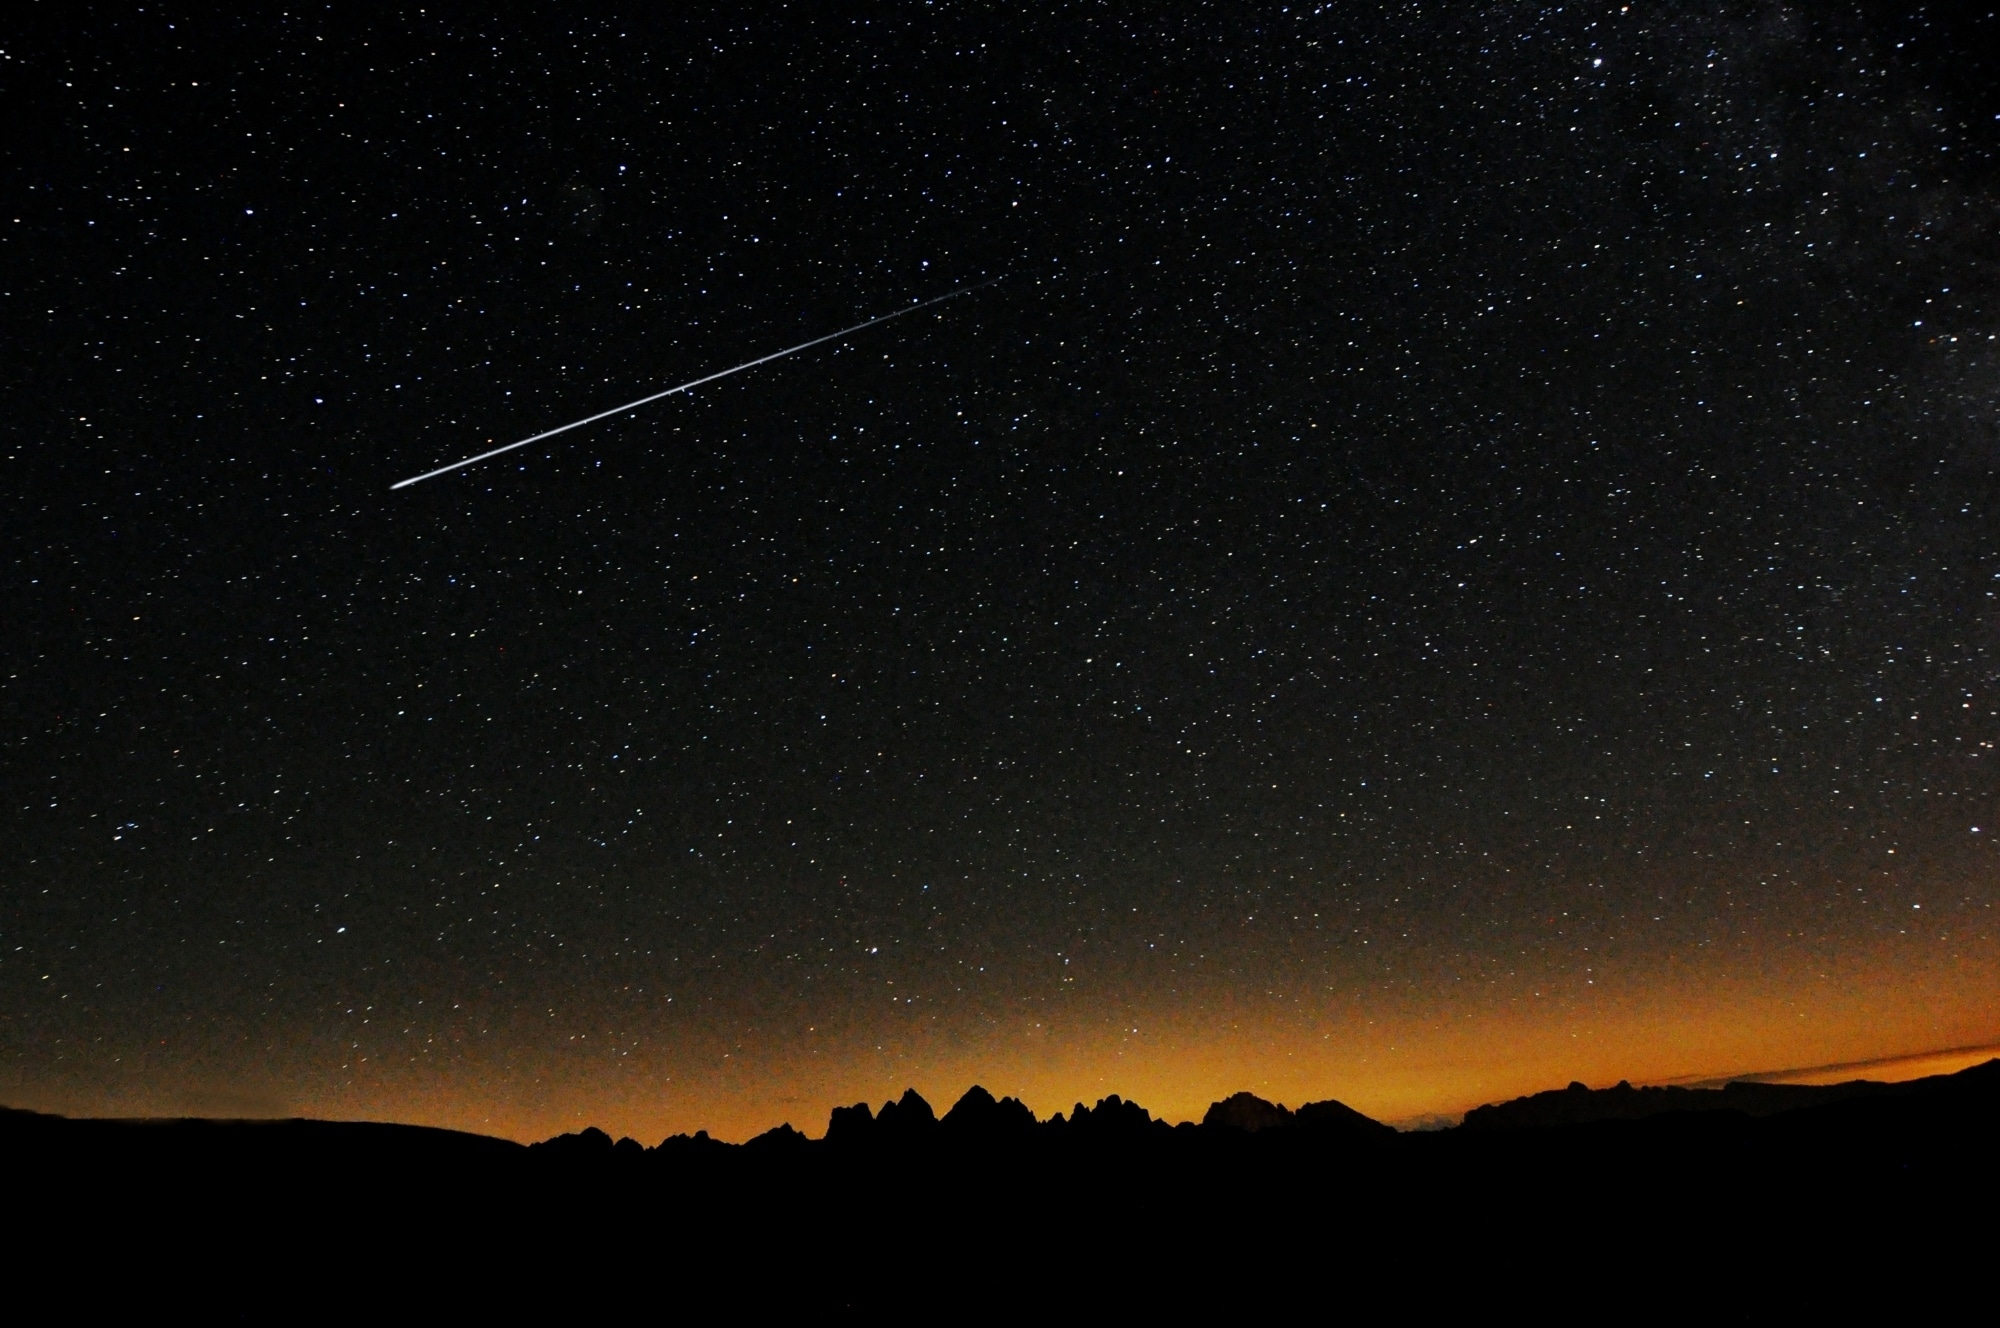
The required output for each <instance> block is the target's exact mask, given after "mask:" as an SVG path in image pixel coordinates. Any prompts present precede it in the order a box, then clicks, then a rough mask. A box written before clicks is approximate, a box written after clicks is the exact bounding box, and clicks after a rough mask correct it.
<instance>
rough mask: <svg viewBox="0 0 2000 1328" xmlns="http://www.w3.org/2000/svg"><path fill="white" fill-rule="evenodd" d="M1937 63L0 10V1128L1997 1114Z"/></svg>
mask: <svg viewBox="0 0 2000 1328" xmlns="http://www.w3.org/2000/svg"><path fill="white" fill-rule="evenodd" d="M1988 8H1989V6H1987V5H1985V4H1974V5H1962V6H1956V7H1947V8H1937V7H1932V8H1930V9H1926V8H1925V7H1924V6H1921V5H1918V6H1891V5H1887V4H1881V5H1862V6H1841V5H1827V6H1805V5H1796V6H1786V5H1780V4H1768V3H1746V4H1702V5H1694V4H1689V5H1678V6H1677V5H1667V4H1658V3H1635V4H1632V5H1629V6H1622V5H1617V4H1590V3H1585V4H1570V5H1564V6H1560V7H1555V6H1549V7H1537V6H1529V5H1509V4H1495V5H1488V6H1483V7H1473V6H1459V5H1443V4H1438V5H1434V6H1418V5H1409V4H1397V5H1381V4H1366V3H1355V4H1338V5H1330V6H1324V7H1321V8H1318V9H1312V8H1300V7H1293V8H1289V9H1287V8H1281V7H1277V6H1250V5H1217V6H1181V7H1175V6H1169V5H1132V6H1118V5H1110V4H1079V5H1073V6H1067V7H1054V6H1051V7H1048V9H1047V12H1044V13H1042V14H1041V15H1040V16H1027V15H1024V13H1022V12H1020V7H1015V6H1003V5H994V6H975V5H967V4H942V3H941V4H930V5H919V4H905V5H877V6H860V5H846V6H842V5H832V4H828V5H812V4H795V5H791V6H778V5H767V6H754V5H753V6H742V5H736V6H722V7H718V8H715V9H713V10H712V11H705V10H703V9H702V8H701V7H697V6H652V7H644V8H642V9H639V10H636V11H635V12H634V13H633V14H632V15H630V16H627V17H622V18H616V17H585V16H583V15H582V14H581V13H578V12H571V11H573V10H574V7H569V9H568V10H565V11H564V12H561V13H558V12H556V11H554V10H552V11H551V13H550V15H549V16H548V17H546V18H544V19H527V18H506V19H501V18H495V17H493V16H492V15H490V14H484V13H481V12H479V11H478V10H467V11H466V12H456V11H454V10H453V9H451V8H449V7H436V6H433V7H430V8H427V9H404V10H401V11H399V12H394V13H389V12H388V11H385V10H383V9H380V8H376V7H355V8H352V9H349V8H345V7H334V8H330V9H299V10H294V11H293V12H291V13H290V14H288V15H279V14H277V13H275V12H273V13H271V14H268V15H267V16H266V17H265V18H263V19H255V20H252V19H244V18H238V17H233V16H232V17H224V16H220V15H219V11H218V9H217V7H214V6H203V7H199V8H194V7H189V8H185V9H180V10H175V9H172V8H164V9H163V8H158V7H154V6H150V5H149V6H147V7H146V8H144V9H143V10H140V9H124V8H117V7H113V8H103V9H92V8H89V7H83V6H61V7H58V6H43V7H40V8H39V9H38V10H37V11H36V12H34V13H33V14H31V15H29V16H28V19H27V21H26V22H22V21H21V20H19V19H18V18H17V20H16V21H15V23H14V24H13V25H12V30H11V33H10V35H9V36H8V37H7V39H6V41H5V44H4V52H0V100H4V104H5V106H6V123H7V125H8V129H7V131H6V133H5V135H4V136H3V137H0V180H4V182H5V210H4V213H0V337H4V340H0V346H4V353H3V354H0V385H4V400H5V402H6V403H7V409H6V411H5V421H4V423H3V424H0V466H3V467H4V469H0V480H4V482H0V1101H5V1102H7V1103H9V1104H12V1105H16V1106H27V1107H37V1108H42V1109H51V1110H64V1111H72V1112H87V1113H97V1114H157V1113H179V1112H202V1113H209V1114H253V1115H260V1114H278V1113H285V1114H291V1113H299V1114H312V1115H322V1116H336V1117H370V1118H379V1119H396V1120H409V1121H423V1122H430V1123H438V1124H448V1125H454V1126H461V1127H466V1128H472V1129H480V1130H485V1131H488V1132H493V1133H501V1134H508V1135H512V1136H515V1137H521V1138H533V1137H540V1136H544V1135H547V1134H550V1133H553V1132H555V1131H557V1130H562V1129H571V1128H576V1127H577V1126H579V1125H581V1124H584V1123H595V1124H599V1125H602V1126H604V1127H606V1128H608V1129H610V1130H611V1131H612V1132H613V1133H614V1134H617V1133H630V1134H633V1135H636V1136H638V1137H639V1138H641V1139H642V1140H643V1141H645V1142H648V1143H651V1142H654V1141H656V1140H657V1139H658V1138H659V1137H660V1136H662V1135H663V1134H665V1133H667V1132H669V1131H675V1130H692V1129H695V1128H698V1127H707V1128H709V1129H711V1130H713V1131H715V1132H716V1133H717V1134H718V1135H721V1136H722V1137H727V1138H742V1137H745V1136H747V1135H748V1134H750V1133H752V1132H754V1131H756V1130H759V1129H762V1128H765V1127H768V1126H770V1125H774V1124H776V1123H778V1122H779V1121H780V1120H790V1121H792V1122H794V1123H795V1124H798V1125H799V1126H801V1127H802V1128H805V1129H807V1130H808V1131H809V1132H811V1133H814V1134H817V1133H818V1132H819V1131H820V1130H821V1129H822V1128H823V1127H824V1123H825V1120H826V1112H827V1109H828V1108H829V1107H831V1106H833V1105H835V1104H837V1103H845V1102H852V1101H856V1100H860V1099H864V1098H865V1099H868V1100H871V1101H877V1102H879V1101H881V1100H883V1099H884V1098H886V1097H888V1096H890V1095H892V1094H893V1093H896V1092H900V1091H901V1089H903V1088H904V1087H905V1086H909V1085H914V1086H916V1087H917V1088H918V1089H919V1090H920V1091H922V1092H923V1093H925V1094H926V1095H927V1096H928V1097H929V1098H930V1099H931V1100H932V1101H933V1102H934V1103H936V1104H938V1105H940V1106H943V1105H945V1104H947V1103H949V1102H950V1101H952V1100H953V1099H955V1098H956V1097H957V1096H958V1094H959V1093H960V1092H962V1091H963V1090H964V1089H965V1087H966V1086H968V1085H969V1084H971V1083H973V1082H980V1083H983V1084H984V1085H985V1086H986V1087H988V1088H989V1089H991V1090H992V1091H994V1092H995V1093H996V1094H1000V1093H1014V1094H1019V1095H1021V1096H1023V1097H1024V1098H1025V1099H1026V1100H1027V1101H1028V1102H1029V1103H1030V1105H1031V1106H1033V1107H1035V1108H1036V1109H1037V1110H1038V1111H1039V1112H1041V1113H1042V1114H1047V1113H1049V1112H1052V1111H1055V1110H1058V1109H1066V1108H1067V1107H1068V1106H1069V1105H1070V1104H1071V1103H1072V1102H1073V1101H1075V1100H1077V1099H1080V1098H1081V1099H1086V1100H1095V1099H1096V1098H1097V1097H1099V1096H1102V1095H1103V1094H1105V1093H1110V1092H1118V1093H1122V1094H1124V1095H1126V1096H1128V1097H1133V1098H1136V1099H1138V1100H1139V1101H1140V1102H1142V1103H1144V1104H1145V1105H1147V1106H1148V1107H1150V1108H1152V1109H1153V1110H1155V1111H1156V1112H1160V1113H1162V1114H1165V1115H1166V1116H1168V1117H1169V1118H1170V1119H1178V1118H1183V1117H1186V1116H1188V1115H1198V1114H1199V1112H1200V1111H1201V1109H1202V1107H1203V1106H1204V1105H1205V1104H1206V1103H1207V1102H1209V1101H1211V1100H1213V1099H1215V1098H1218V1097H1221V1096H1223V1095H1225V1094H1227V1093H1230V1092H1233V1091H1236V1090H1238V1089H1245V1088H1247V1089H1250V1090H1253V1091H1256V1092H1258V1093H1261V1094H1263V1095H1265V1096H1267V1097H1271V1098H1274V1099H1277V1100H1282V1101H1286V1102H1290V1103H1293V1104H1297V1103H1298V1102H1301V1101H1304V1100H1309V1099H1316V1098H1325V1097H1338V1098H1340V1099H1342V1100H1343V1101H1346V1102H1349V1103H1351V1104H1352V1105H1354V1106H1356V1107H1358V1108H1360V1109H1362V1110H1365V1111H1369V1112H1371V1113H1373V1114H1376V1115H1379V1116H1383V1117H1385V1118H1389V1119H1401V1120H1408V1119H1412V1118H1416V1117H1422V1116H1426V1115H1432V1114H1439V1113H1449V1112H1452V1111H1457V1110H1462V1109H1464V1108H1465V1107H1467V1106H1469V1105H1472V1104H1475V1103H1478V1102H1481V1101H1488V1100H1492V1099H1495V1098H1498V1097H1503V1096H1508V1095H1511V1094H1514V1093H1519V1092H1525V1091H1531V1090H1534V1089H1539V1088H1544V1087H1549V1086H1552V1085H1560V1084H1562V1083H1564V1082H1567V1081H1568V1080H1570V1079H1583V1080H1586V1081H1588V1082H1591V1083H1594V1084H1595V1083H1608V1082H1612V1081H1615V1080H1617V1079H1621V1078H1630V1079H1633V1080H1635V1081H1645V1080H1659V1079H1664V1078H1671V1077H1676V1076H1693V1075H1711V1074H1725V1073H1730V1072H1738V1071H1750V1070H1765V1069H1778V1068H1783V1067H1789V1066H1809V1065H1818V1064H1825V1063H1829V1062H1835V1061H1849V1060H1858V1059H1863V1058H1868V1057H1879V1056H1895V1055H1902V1054H1907V1053H1915V1052H1921V1051H1928V1050H1933V1049H1938V1048H1947V1047H1957V1046H1966V1045H1972V1044H1977V1043H1992V1042H1994V1041H1996V1040H2000V909H1996V904H2000V877H1996V859H1995V856H1994V853H1993V850H1992V845H1991V841H1992V840H1993V839H1994V838H1995V837H1996V835H2000V804H1996V800H1995V796H1994V795H1995V792H1996V762H2000V750H1996V748H1995V742H1996V741H2000V724H1997V723H1996V710H2000V694H1996V689H1995V681H1996V679H1995V669H1996V664H2000V598H1996V593H2000V526H1997V525H1996V521H2000V508H1997V507H1996V499H2000V485H1997V484H1996V478H2000V476H1996V468H2000V340H1996V336H2000V238H1996V237H1997V236H2000V118H1996V116H2000V91H1996V90H2000V71H1996V69H1995V66H1994V61H1993V60H1992V57H1991V56H1990V55H1987V54H1986V52H1989V51H1995V50H2000V21H1996V20H1995V19H1994V18H1992V17H1991V16H1989V15H1988V14H1987V12H1986V11H1987V9H1988ZM991 278H1002V280H1000V281H999V283H998V284H997V285H994V286H991V287H989V288H987V289H985V290H981V291H978V292H975V293H970V294H967V295H964V296H962V297H960V298H958V299H954V300H951V301H949V302H946V303H944V304H941V305H939V306H937V307H936V308H934V309H927V310H924V311H921V312H918V313H915V314H912V315H909V316H907V317H904V318H900V319H897V320H896V321H894V322H892V323H889V324H886V325H884V326H881V327H878V328H875V329H871V330H869V331H867V332H864V333H861V334H859V335H857V336H855V337H853V338H851V339H849V340H846V341H843V342H840V343H838V344H836V345H830V346H824V347H820V348H817V349H814V350H811V351H807V352H805V353H803V354H801V355H798V356H795V357H792V358H789V359H786V360H783V361H780V362H778V363H775V364H771V365H768V366H765V367H763V368H759V369H756V370H754V371H752V372H749V373H745V374H742V375H738V376H736V377H733V378H730V379H728V380H726V381H724V382H720V383H717V384H714V385H713V386H711V387H708V388H704V389H701V390H699V391H697V392H694V393H691V394H689V395H687V396H682V397H675V398H672V399H669V400H667V401H664V402H661V403H658V404H657V405H654V406H651V407H648V408H646V409H644V410H641V411H637V412H634V413H632V414H630V415H627V416H624V417H621V418H619V419H616V420H611V421H607V422H605V423H603V424H599V425H595V426H592V427H590V428H588V429H583V430H578V431H575V432H573V433H569V434H566V435H564V436H562V437H561V438H557V439H552V440H549V441H548V442H547V443H545V444H537V445H536V446H533V447H530V448H526V449H522V450H520V451H517V452H515V453H512V454H510V455H509V456H507V457H505V458H502V459H500V460H497V461H494V462H490V463H487V464H485V465H482V466H479V467H475V468H471V469H468V470H465V471H463V472H460V473H458V474H456V475H452V476H447V477H443V478H440V479H436V480H432V481H429V482H427V483H425V484H422V485H419V486H416V487H414V488H411V489H407V490H403V491H400V492H395V493H391V492H390V490H389V486H390V484H392V483H394V482H395V481H397V480H400V479H403V478H405V477H407V476H410V475H413V474H416V473H419V472H421V471H424V470H427V469H430V468H431V467H434V466H439V465H443V464H445V463H447V462H450V461H453V460H456V459H458V458H460V457H463V456H466V455H470V454H471V453H473V452H477V451H480V450H483V449H485V448H488V447H492V446H495V445H498V444H500V443H505V442H508V441H511V440H513V439H516V438H520V437H523V436H525V435H528V434H531V433H534V432H537V431H539V430H542V429H546V428H550V427H552V426H554V425H557V424H561V423H564V422H566V421H568V420H571V419H574V418H577V417H579V416H582V415H586V414H589V413H592V412H594V411H598V410H602V409H604V408H606V407H609V406H613V405H616V404H618V403H620V402H623V401H626V400H629V399H631V398H634V397H637V396H640V395H643V394H645V393H647V392H649V391H654V390H657V389H659V388H662V387H665V386H669V385H671V384H673V383H676V382H680V381H683V380H686V379H689V378H693V377H696V376H698V375H700V374H703V373H708V372H711V371H714V370H716V369H721V368H726V367H728V366H730V365H732V364H736V363H738V362H741V361H743V360H747V359H750V358H752V357H754V356H758V355H763V354H767V353H769V352H771V351H773V350H776V349H779V348H780V347H783V346H786V345H789V344H791V343H793V342H797V341H801V340H804V339H806V338H808V337H812V336H817V335H820V334H822V333H825V332H829V331H832V330H834V329H836V328H839V327H843V326H846V325H848V324H851V323H855V322H858V321H860V320H862V319H865V318H868V317H872V316H874V315H876V314H881V313H885V312H889V311H892V310H894V309H897V308H899V307H901V306H904V305H907V304H909V303H911V302H913V301H915V300H919V299H927V298H930V297H933V296H937V295H942V294H944V293H946V292H949V291H952V290H954V289H957V288H959V287H961V286H966V285H970V284H973V283H977V282H981V281H986V280H988V279H991Z"/></svg>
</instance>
